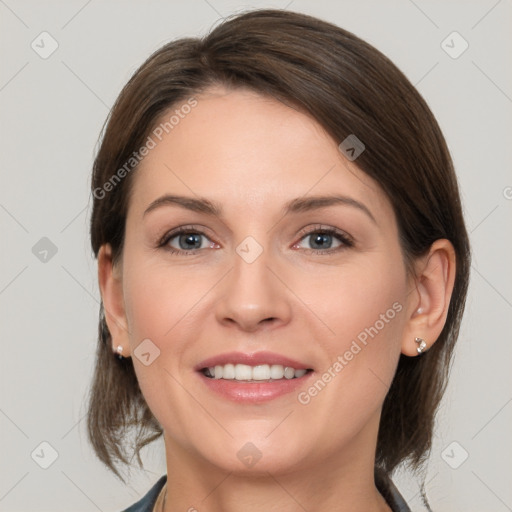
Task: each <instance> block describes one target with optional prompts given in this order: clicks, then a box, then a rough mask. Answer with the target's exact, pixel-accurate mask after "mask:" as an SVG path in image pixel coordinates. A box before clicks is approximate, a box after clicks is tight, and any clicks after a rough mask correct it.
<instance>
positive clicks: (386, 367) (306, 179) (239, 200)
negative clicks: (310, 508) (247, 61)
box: [119, 89, 412, 474]
mask: <svg viewBox="0 0 512 512" xmlns="http://www.w3.org/2000/svg"><path fill="white" fill-rule="evenodd" d="M196 99H197V105H196V106H194V107H193V108H191V109H185V110H186V111H189V110H190V112H189V113H188V114H186V115H183V114H182V116H181V117H180V118H179V122H177V123H175V124H173V127H172V129H169V127H168V131H169V133H168V134H165V131H164V132H163V133H164V135H165V136H163V137H161V138H162V140H161V141H159V140H158V138H156V137H154V136H153V139H154V141H155V143H156V146H155V147H154V148H153V149H151V150H150V151H149V153H148V155H147V156H146V157H145V158H144V160H143V161H142V163H141V165H140V167H139V168H138V169H137V170H136V171H135V173H134V175H133V182H132V195H131V197H130V203H129V209H128V216H127V222H126V238H125V244H124V249H123V257H122V261H121V263H120V267H119V277H120V283H122V285H121V286H122V301H121V302H122V303H123V307H124V315H125V321H126V324H127V326H128V331H129V333H130V334H129V340H128V341H129V344H130V351H131V356H132V358H133V363H134V366H135V371H136V374H137V378H138V380H139V383H140V387H141V389H142V392H143V394H144V396H145V399H146V401H147V403H148V405H149V407H150V408H151V410H152V412H153V414H154V415H155V417H156V418H157V419H158V421H159V422H160V424H161V425H162V427H163V429H164V435H165V441H166V447H167V449H168V450H169V453H175V454H180V453H181V454H186V455H183V456H187V457H192V458H193V459H194V460H196V461H199V462H202V463H205V462H206V463H208V464H212V465H213V466H216V467H218V468H221V469H224V470H226V471H271V472H273V473H274V474H275V473H276V472H279V471H281V472H293V471H295V470H298V469H299V468H300V469H301V470H302V469H304V468H305V467H310V468H311V467H313V466H314V465H315V464H320V463H321V464H323V467H325V465H326V464H330V463H332V464H339V462H340V461H342V460H349V461H350V460H352V461H353V460H355V459H354V458H353V456H357V457H361V456H363V457H366V456H367V457H368V461H371V460H373V457H374V450H375V441H376V436H377V429H378V423H379V418H380V410H381V406H382V403H383V400H384V397H385V395H386V393H387V390H388V386H389V384H390V383H391V381H392V378H393V375H394V372H395V369H396V365H397V362H398V358H399V355H400V351H401V343H402V338H403V334H404V329H405V325H406V323H407V315H408V313H407V311H408V310H409V309H410V307H409V306H410V305H409V304H408V302H407V301H411V294H410V291H411V286H412V285H411V283H410V282H409V281H408V279H407V274H406V270H405V266H404V262H403V258H402V253H401V248H400V245H399V239H398V231H397V224H396V219H395V216H394V213H393V210H392V207H391V204H390V202H389V200H388V199H387V197H386V195H385V194H384V192H383V191H382V190H381V189H380V188H379V186H378V185H377V184H376V183H375V182H374V181H373V180H371V179H370V178H369V177H368V176H367V175H365V174H364V173H363V172H361V171H360V170H359V169H358V168H357V165H356V164H357V160H355V161H354V162H350V161H349V160H347V159H346V158H345V157H344V156H343V154H342V153H341V151H340V150H339V148H338V145H337V143H336V142H335V141H333V140H332V139H331V138H330V137H329V136H328V135H327V134H326V133H325V132H324V131H323V130H322V128H321V127H320V126H319V125H318V124H317V123H316V122H315V121H314V120H312V119H311V118H310V117H308V116H306V115H304V114H303V113H300V112H298V111H296V110H294V109H292V108H289V107H287V106H285V105H283V104H282V103H280V102H278V101H276V100H273V99H269V98H264V97H262V96H260V95H257V94H256V93H253V92H249V91H242V90H237V91H234V92H233V91H232V92H228V91H226V90H223V89H211V90H210V91H208V92H207V93H205V94H202V95H200V96H197V98H196ZM176 108H177V109H179V106H178V107H176ZM176 108H173V111H174V110H176ZM183 111H184V110H183ZM169 117H170V114H169V115H166V116H164V118H163V121H166V120H168V119H169ZM160 131H161V130H160ZM158 133H160V132H158ZM355 135H356V136H357V134H355ZM339 142H341V141H339ZM367 150H371V148H367ZM173 198H174V199H173ZM333 198H338V199H336V200H334V199H333ZM212 207H215V212H212V209H213V208H212ZM178 229H181V230H182V232H181V233H177V232H176V231H177V230H178ZM125 353H126V351H125ZM212 358H216V359H212ZM290 360H291V361H290ZM237 363H239V364H244V365H245V366H241V367H236V364H237ZM229 364H233V365H235V367H234V368H233V367H231V366H229ZM226 365H228V366H226ZM267 365H268V366H267ZM213 366H215V367H216V368H215V372H216V374H217V375H216V377H217V378H211V377H208V376H207V375H205V371H204V370H205V368H206V367H213ZM256 366H257V367H258V368H256V369H255V367H256ZM280 366H282V368H280ZM248 367H249V368H248ZM286 367H289V368H293V369H294V370H299V371H298V372H296V375H297V377H296V378H295V377H294V378H293V379H289V378H288V377H291V376H292V375H295V372H294V371H293V370H291V369H288V370H285V368H286ZM221 369H222V370H221ZM300 370H308V371H307V372H306V373H305V374H304V375H302V374H303V373H304V371H300ZM220 371H222V372H223V376H224V377H223V378H222V379H219V378H218V377H219V374H220ZM233 372H234V373H233ZM269 372H272V373H271V374H270V373H269ZM283 373H284V377H283ZM233 375H235V376H236V377H238V378H240V379H242V380H237V378H235V379H232V378H230V377H232V376H233ZM270 375H272V376H273V377H274V379H272V380H270V381H269V376H270ZM301 375H302V376H301ZM257 379H262V380H257ZM255 380H256V381H255ZM176 456H177V455H176ZM345 457H346V458H345ZM370 464H371V466H370V467H373V462H370Z"/></svg>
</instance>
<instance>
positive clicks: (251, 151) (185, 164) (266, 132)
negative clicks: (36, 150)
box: [131, 88, 390, 213]
mask: <svg viewBox="0 0 512 512" xmlns="http://www.w3.org/2000/svg"><path fill="white" fill-rule="evenodd" d="M195 101H196V102H197V103H195V106H193V107H192V108H190V109H189V108H186V109H185V108H183V109H181V108H180V104H177V105H175V106H173V107H172V108H171V109H170V110H169V111H168V112H166V113H165V114H164V115H163V116H161V118H160V120H159V121H158V122H157V123H156V127H157V128H158V127H160V130H159V131H158V132H155V130H153V132H152V133H153V134H154V133H158V134H159V137H160V138H158V137H156V136H155V135H152V138H153V140H154V142H155V144H154V147H153V148H152V149H151V150H150V151H149V152H148V154H147V155H146V156H145V157H144V159H143V160H142V162H141V163H140V164H139V167H138V169H137V171H136V172H135V173H134V176H133V183H132V189H133V190H132V199H131V201H132V202H133V204H132V205H131V207H133V208H136V209H140V208H143V207H144V205H146V206H147V204H148V203H149V202H151V201H153V200H154V199H155V198H157V197H158V196H159V195H162V194H165V193H171V192H172V193H180V194H186V195H190V196H193V195H196V196H201V197H209V198H212V199H213V200H215V201H216V202H219V203H221V204H225V205H226V209H229V208H230V207H231V208H232V209H233V211H235V212H236V211H238V212H240V209H241V208H243V209H244V210H246V209H247V208H249V207H253V208H255V210H256V211H257V210H258V209H260V210H259V211H260V212H261V209H262V208H264V209H267V210H268V209H272V208H273V207H274V206H275V207H278V206H280V205H281V204H282V203H284V202H287V201H289V200H290V199H292V198H295V197H301V196H304V195H307V194H312V195H317V194H328V193H333V192H337V193H340V194H343V195H350V196H351V197H353V198H354V199H356V200H360V201H364V202H366V203H367V204H368V203H369V204H372V207H373V208H377V209H379V208H380V209H384V210H387V213H389V210H390V204H389V201H388V200H387V198H386V196H385V194H384V193H383V191H382V190H381V189H380V187H379V186H378V184H377V183H376V182H375V181H374V180H373V179H371V178H370V177H369V176H367V175H366V174H365V173H363V172H362V171H361V170H360V169H359V168H358V167H357V166H356V165H355V163H353V162H349V161H348V160H347V159H345V158H344V157H343V155H342V154H341V152H340V150H339V148H338V144H337V142H336V141H334V140H333V139H332V137H330V136H329V135H328V134H327V133H326V132H325V130H324V129H323V128H322V126H320V124H319V123H317V122H316V121H315V120H314V119H312V118H311V117H310V116H308V115H306V114H305V113H302V112H300V111H298V110H296V109H294V108H291V107H289V106H287V105H284V104H283V103H281V102H279V101H277V100H275V99H273V98H269V97H264V96H261V95H259V94H257V93H255V92H252V91H248V90H235V91H227V90H225V89H222V88H215V89H213V88H212V89H210V90H208V91H206V92H205V93H203V94H201V95H198V96H196V97H195ZM185 103H186V101H185V102H183V103H182V104H181V105H184V104H185ZM185 112H186V113H185ZM171 117H172V123H170V122H169V120H171ZM166 122H167V125H165V123H166ZM160 139H161V140H160ZM381 213H382V212H381Z"/></svg>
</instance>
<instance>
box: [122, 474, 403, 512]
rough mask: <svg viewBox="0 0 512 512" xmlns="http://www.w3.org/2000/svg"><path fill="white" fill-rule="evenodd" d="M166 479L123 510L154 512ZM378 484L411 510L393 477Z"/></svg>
mask: <svg viewBox="0 0 512 512" xmlns="http://www.w3.org/2000/svg"><path fill="white" fill-rule="evenodd" d="M166 481H167V475H164V476H162V477H161V478H160V479H159V480H158V482H157V483H156V484H155V485H154V486H153V487H152V488H151V489H150V490H149V491H148V493H147V494H146V495H145V496H144V497H143V498H142V499H141V500H140V501H138V502H137V503H134V504H133V505H132V506H131V507H129V508H127V509H125V510H124V511H123V512H153V507H154V506H155V502H156V500H157V498H158V495H159V494H160V491H161V490H162V487H163V486H164V485H165V482H166ZM376 485H377V489H378V490H379V492H380V493H381V494H382V496H383V497H384V499H385V500H386V503H387V504H388V505H389V507H390V508H391V510H392V511H393V512H411V509H410V508H409V506H408V505H407V503H406V502H405V500H404V499H403V498H402V496H401V494H400V493H399V492H398V489H397V488H396V487H395V484H394V483H393V482H392V481H391V479H388V480H387V482H386V483H385V484H384V483H382V482H381V481H379V480H377V481H376Z"/></svg>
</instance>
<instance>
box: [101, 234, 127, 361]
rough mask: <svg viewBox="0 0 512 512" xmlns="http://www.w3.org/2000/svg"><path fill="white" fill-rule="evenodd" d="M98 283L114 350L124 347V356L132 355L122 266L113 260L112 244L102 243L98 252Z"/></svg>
mask: <svg viewBox="0 0 512 512" xmlns="http://www.w3.org/2000/svg"><path fill="white" fill-rule="evenodd" d="M98 283H99V287H100V292H101V298H102V301H103V309H104V311H105V321H106V322H107V327H108V330H109V332H110V335H111V337H112V345H113V346H112V351H113V352H118V350H117V349H118V347H119V346H121V347H122V349H123V350H122V354H123V356H124V357H128V356H129V355H130V343H129V337H128V328H127V325H128V324H127V320H126V314H125V307H124V297H123V285H122V279H121V275H120V268H119V267H116V266H115V265H114V263H113V260H112V248H111V246H110V244H105V245H102V246H101V248H100V250H99V252H98Z"/></svg>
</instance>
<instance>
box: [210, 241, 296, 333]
mask: <svg viewBox="0 0 512 512" xmlns="http://www.w3.org/2000/svg"><path fill="white" fill-rule="evenodd" d="M274 266H275V262H273V258H272V252H271V251H270V250H268V249H267V248H265V247H264V246H263V244H261V243H259V242H258V241H257V240H256V238H254V237H252V236H248V237H246V238H245V239H244V240H242V242H241V243H240V244H239V245H238V246H237V247H236V249H235V253H234V254H233V268H232V271H231V272H229V274H228V275H227V276H226V282H225V284H224V287H223V292H222V297H221V298H220V299H219V300H218V302H217V307H216V314H217V319H218V320H219V321H220V322H224V323H225V322H235V323H237V324H238V325H239V326H240V327H241V328H243V329H245V330H255V329H257V328H258V325H260V324H261V323H262V322H264V321H267V322H268V321H270V320H272V321H273V322H274V323H283V322H284V323H286V322H288V321H289V318H290V303H289V297H288V295H287V293H286V288H285V287H284V286H283V284H282V283H281V282H280V281H279V279H277V277H276V276H275V275H274V273H273V271H272V270H270V269H271V268H272V267H274Z"/></svg>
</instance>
